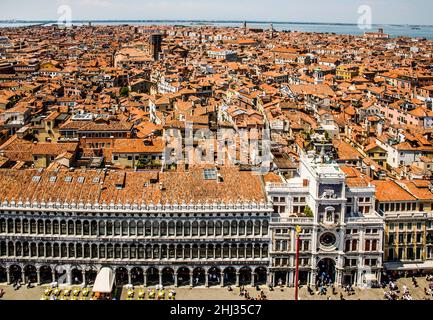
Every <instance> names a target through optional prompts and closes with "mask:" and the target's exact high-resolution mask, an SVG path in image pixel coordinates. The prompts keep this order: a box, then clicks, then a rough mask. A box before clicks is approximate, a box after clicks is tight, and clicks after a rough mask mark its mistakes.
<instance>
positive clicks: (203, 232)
mask: <svg viewBox="0 0 433 320" xmlns="http://www.w3.org/2000/svg"><path fill="white" fill-rule="evenodd" d="M205 235H206V221H201V222H200V236H205Z"/></svg>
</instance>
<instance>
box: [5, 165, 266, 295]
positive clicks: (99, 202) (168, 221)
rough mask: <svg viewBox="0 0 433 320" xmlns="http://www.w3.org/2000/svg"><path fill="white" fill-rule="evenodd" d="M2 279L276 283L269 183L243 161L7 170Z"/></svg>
mask: <svg viewBox="0 0 433 320" xmlns="http://www.w3.org/2000/svg"><path fill="white" fill-rule="evenodd" d="M0 176H1V178H0V184H1V186H0V198H1V200H0V282H8V283H13V282H15V281H17V280H18V279H20V280H21V281H26V282H27V281H32V282H33V283H49V282H52V281H57V282H59V283H61V284H62V283H67V284H81V283H83V282H88V281H92V280H93V279H94V278H95V277H96V274H97V272H98V270H99V269H100V268H101V267H105V266H107V267H110V268H112V269H113V270H114V271H115V274H116V283H117V284H127V283H131V284H135V285H145V286H151V285H156V284H163V285H175V286H200V285H206V286H226V285H243V284H245V285H251V284H265V283H267V282H269V278H268V265H269V244H270V232H269V221H270V216H271V213H272V207H271V206H269V205H268V204H266V196H265V190H264V185H263V183H262V181H261V179H260V177H258V176H254V175H252V174H251V172H240V171H239V170H238V169H236V168H227V167H224V168H215V167H213V168H212V167H210V168H190V169H189V170H188V172H163V173H162V172H132V171H129V172H125V171H109V170H108V171H107V170H75V171H71V170H54V171H52V170H41V169H40V170H7V171H6V170H4V171H0Z"/></svg>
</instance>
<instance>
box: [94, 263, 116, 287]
mask: <svg viewBox="0 0 433 320" xmlns="http://www.w3.org/2000/svg"><path fill="white" fill-rule="evenodd" d="M113 284H114V273H113V270H111V269H110V268H102V269H101V270H100V271H99V273H98V275H97V276H96V280H95V284H94V285H93V289H92V291H93V292H100V293H111V291H112V289H113Z"/></svg>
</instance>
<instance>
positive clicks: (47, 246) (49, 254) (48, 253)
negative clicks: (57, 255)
mask: <svg viewBox="0 0 433 320" xmlns="http://www.w3.org/2000/svg"><path fill="white" fill-rule="evenodd" d="M52 255H53V250H52V246H51V243H47V244H45V256H46V257H52Z"/></svg>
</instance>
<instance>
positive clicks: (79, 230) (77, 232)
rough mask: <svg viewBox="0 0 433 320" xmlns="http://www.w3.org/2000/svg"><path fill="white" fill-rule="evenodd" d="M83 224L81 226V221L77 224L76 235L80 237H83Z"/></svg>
mask: <svg viewBox="0 0 433 320" xmlns="http://www.w3.org/2000/svg"><path fill="white" fill-rule="evenodd" d="M82 231H83V230H82V224H81V221H79V220H78V221H77V222H76V223H75V233H76V234H77V235H78V236H81V233H82Z"/></svg>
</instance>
